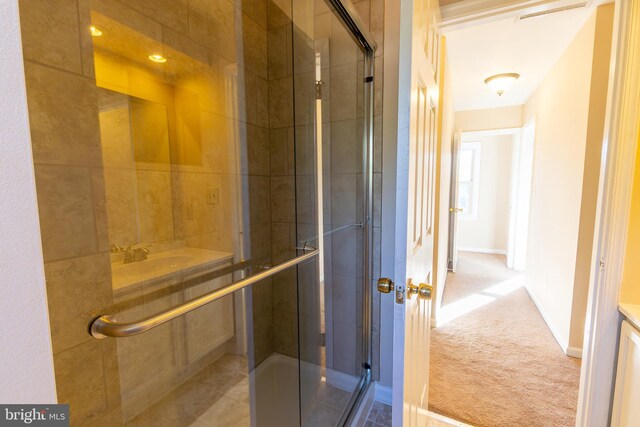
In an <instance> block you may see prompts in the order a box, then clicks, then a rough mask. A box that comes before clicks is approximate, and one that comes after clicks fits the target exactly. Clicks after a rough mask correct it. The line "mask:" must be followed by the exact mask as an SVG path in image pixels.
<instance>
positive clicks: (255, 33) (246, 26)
mask: <svg viewBox="0 0 640 427" xmlns="http://www.w3.org/2000/svg"><path fill="white" fill-rule="evenodd" d="M242 25H243V28H242V29H243V37H244V40H243V42H244V43H243V48H244V61H245V67H247V68H248V69H249V70H251V71H253V72H254V73H256V74H257V75H258V76H260V77H262V78H263V79H266V78H268V72H267V69H268V67H267V31H266V30H265V29H264V28H262V27H260V26H259V25H258V24H256V22H255V21H254V20H253V19H251V18H249V17H248V16H246V15H243V19H242Z"/></svg>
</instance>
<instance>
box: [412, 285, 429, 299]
mask: <svg viewBox="0 0 640 427" xmlns="http://www.w3.org/2000/svg"><path fill="white" fill-rule="evenodd" d="M413 295H418V298H419V299H421V300H430V299H431V295H433V286H431V285H428V284H426V283H420V285H419V286H417V285H414V284H413V283H409V285H408V286H407V298H409V299H411V297H412V296H413Z"/></svg>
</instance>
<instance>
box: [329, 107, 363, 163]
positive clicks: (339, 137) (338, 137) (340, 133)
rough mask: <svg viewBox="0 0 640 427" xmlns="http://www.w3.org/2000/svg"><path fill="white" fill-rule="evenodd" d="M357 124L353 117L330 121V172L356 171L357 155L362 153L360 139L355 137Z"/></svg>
mask: <svg viewBox="0 0 640 427" xmlns="http://www.w3.org/2000/svg"><path fill="white" fill-rule="evenodd" d="M357 124H358V122H357V121H356V120H354V119H351V120H342V121H338V122H332V123H331V173H332V174H334V175H339V174H354V173H356V170H357V168H358V162H357V155H358V154H359V153H360V154H361V153H362V139H358V138H356V131H357V129H356V127H357ZM360 157H361V156H360Z"/></svg>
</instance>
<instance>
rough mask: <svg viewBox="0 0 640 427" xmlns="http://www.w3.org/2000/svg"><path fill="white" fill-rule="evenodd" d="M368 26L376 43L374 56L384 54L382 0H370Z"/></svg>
mask: <svg viewBox="0 0 640 427" xmlns="http://www.w3.org/2000/svg"><path fill="white" fill-rule="evenodd" d="M370 10H371V17H370V28H369V30H370V31H371V36H372V37H373V39H374V40H375V41H376V42H377V43H378V49H376V53H375V56H376V58H378V57H380V61H382V55H383V54H384V0H371V8H370Z"/></svg>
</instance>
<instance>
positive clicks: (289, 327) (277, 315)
mask: <svg viewBox="0 0 640 427" xmlns="http://www.w3.org/2000/svg"><path fill="white" fill-rule="evenodd" d="M273 328H274V345H275V351H276V352H278V353H281V354H285V355H287V356H291V357H298V319H297V316H296V313H291V312H288V311H281V310H274V311H273Z"/></svg>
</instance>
